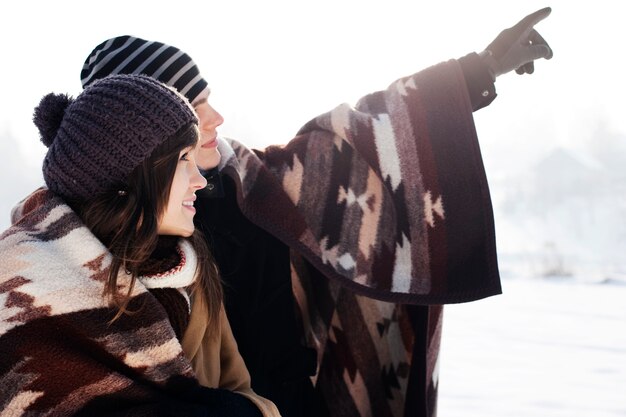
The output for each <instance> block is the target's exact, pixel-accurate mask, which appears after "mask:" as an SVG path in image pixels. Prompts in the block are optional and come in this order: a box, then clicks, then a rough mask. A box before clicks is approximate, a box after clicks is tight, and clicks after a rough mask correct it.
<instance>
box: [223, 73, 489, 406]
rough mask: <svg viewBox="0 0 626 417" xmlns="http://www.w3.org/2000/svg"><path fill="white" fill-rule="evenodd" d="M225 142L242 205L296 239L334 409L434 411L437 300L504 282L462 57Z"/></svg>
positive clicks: (483, 293)
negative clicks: (272, 142)
mask: <svg viewBox="0 0 626 417" xmlns="http://www.w3.org/2000/svg"><path fill="white" fill-rule="evenodd" d="M220 151H221V153H222V155H223V158H222V163H221V166H220V169H221V171H222V172H223V173H225V174H227V175H229V176H231V177H232V178H234V179H235V182H236V183H237V184H238V191H239V195H238V201H239V204H240V207H241V209H242V212H243V213H244V214H245V215H246V216H247V217H248V218H249V219H251V220H252V221H253V222H255V223H256V224H258V225H259V226H261V227H263V228H264V229H266V230H268V231H269V232H271V233H272V234H274V235H275V236H277V237H278V238H280V239H281V240H283V241H284V242H285V243H286V244H287V245H289V246H290V247H291V249H292V283H293V287H294V294H295V296H296V300H297V301H298V306H299V310H300V317H301V319H302V320H301V322H302V325H303V329H304V332H305V334H306V335H307V336H306V337H307V343H308V345H309V346H310V347H314V348H316V349H317V352H318V358H319V362H318V364H319V368H318V374H317V376H316V382H317V384H318V389H320V390H321V391H322V393H323V395H324V397H325V400H326V405H327V408H328V410H329V413H330V415H333V416H335V415H336V416H362V417H365V416H376V417H385V416H407V417H408V416H433V415H435V413H436V397H437V391H436V390H437V381H438V380H437V363H438V356H439V341H440V336H441V323H442V321H441V320H442V307H441V304H445V303H458V302H468V301H472V300H476V299H479V298H482V297H487V296H491V295H494V294H499V293H500V292H501V288H500V279H499V273H498V267H497V260H496V250H495V236H494V225H493V213H492V208H491V201H490V196H489V189H488V185H487V180H486V177H485V172H484V167H483V164H482V159H481V155H480V150H479V146H478V140H477V137H476V130H475V126H474V122H473V116H472V109H471V104H470V100H469V97H468V94H467V89H466V85H465V80H464V78H463V74H462V71H461V69H460V66H459V65H458V62H457V61H449V62H446V63H441V64H439V65H436V66H433V67H431V68H427V69H426V70H423V71H421V72H419V73H417V74H414V75H413V76H410V77H406V78H403V79H400V80H398V81H396V82H395V83H393V84H391V85H390V86H389V88H388V89H387V90H385V91H380V92H376V93H373V94H370V95H368V96H366V97H364V98H362V99H361V100H360V101H359V103H358V104H357V105H356V106H355V107H354V108H353V107H351V106H349V105H341V106H339V107H337V108H335V109H334V110H332V111H330V112H329V113H326V114H323V115H321V116H319V117H317V118H315V119H313V120H311V121H310V122H309V123H307V124H306V125H305V126H304V127H303V128H302V129H301V130H300V132H299V133H298V135H297V136H296V138H295V139H293V140H292V141H290V142H289V143H288V144H287V145H285V146H271V147H268V148H266V149H265V150H264V151H254V152H253V151H250V150H249V149H247V148H246V147H245V146H243V145H241V144H240V143H238V142H236V141H232V140H231V141H229V142H228V143H226V142H222V143H221V144H220ZM325 277H326V278H329V279H326V278H325Z"/></svg>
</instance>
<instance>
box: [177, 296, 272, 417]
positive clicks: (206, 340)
mask: <svg viewBox="0 0 626 417" xmlns="http://www.w3.org/2000/svg"><path fill="white" fill-rule="evenodd" d="M219 320H220V326H219V330H218V332H217V333H216V334H213V332H209V330H208V327H209V326H208V324H209V321H208V310H207V306H206V300H205V299H204V297H195V298H194V300H193V303H192V308H191V317H190V319H189V325H188V326H187V329H186V330H185V334H184V336H183V340H182V342H181V344H182V347H183V352H184V353H185V356H186V357H187V358H188V359H189V360H190V362H191V366H192V367H193V370H194V372H195V373H196V378H197V379H198V381H199V382H200V384H201V385H204V386H205V387H209V388H224V389H228V390H231V391H234V392H236V393H238V394H241V395H243V396H245V397H246V398H248V399H250V400H251V401H252V402H253V403H254V404H255V405H256V406H257V407H259V409H260V410H261V412H262V413H263V417H280V413H279V412H278V409H277V408H276V406H275V405H274V403H273V402H271V401H269V400H267V399H265V398H263V397H261V396H259V395H257V394H256V393H255V392H254V391H252V388H251V387H250V373H249V372H248V369H247V368H246V365H245V363H244V362H243V359H242V358H241V355H240V354H239V350H238V349H237V342H236V341H235V338H234V337H233V333H232V331H231V329H230V324H229V323H228V318H226V314H225V313H224V307H223V306H222V308H221V310H220V316H219Z"/></svg>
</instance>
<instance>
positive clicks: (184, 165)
mask: <svg viewBox="0 0 626 417" xmlns="http://www.w3.org/2000/svg"><path fill="white" fill-rule="evenodd" d="M195 148H196V147H192V146H190V147H187V148H185V149H183V150H182V151H180V153H179V155H178V164H177V165H176V172H175V173H174V179H173V180H172V186H171V188H170V197H169V200H168V201H167V206H166V208H165V212H164V213H163V216H162V217H161V219H160V220H159V224H158V226H157V233H158V234H160V235H171V236H184V237H189V236H191V234H192V233H193V231H194V225H193V216H194V215H195V214H196V209H195V208H194V201H195V200H196V191H197V190H199V189H202V188H204V187H205V186H206V184H207V182H206V179H205V178H204V177H203V176H202V175H201V174H200V171H199V170H198V167H197V165H196V162H197V161H196V158H195V154H196V152H195Z"/></svg>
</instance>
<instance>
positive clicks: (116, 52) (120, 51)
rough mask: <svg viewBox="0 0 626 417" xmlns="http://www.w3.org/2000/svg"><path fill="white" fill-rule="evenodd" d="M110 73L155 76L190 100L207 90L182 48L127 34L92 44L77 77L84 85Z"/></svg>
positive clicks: (194, 65) (207, 87) (195, 67)
mask: <svg viewBox="0 0 626 417" xmlns="http://www.w3.org/2000/svg"><path fill="white" fill-rule="evenodd" d="M111 74H144V75H147V76H150V77H152V78H156V79H157V80H159V81H161V82H163V83H165V84H167V85H169V86H171V87H174V88H175V89H177V90H178V91H179V92H180V93H181V94H183V95H184V96H185V97H187V99H188V100H189V102H191V103H193V101H194V100H195V99H196V98H197V97H198V96H199V95H200V94H201V93H203V92H205V91H206V92H208V90H209V86H208V83H207V82H206V81H205V80H204V78H202V76H201V75H200V71H199V70H198V67H197V66H196V64H195V63H194V62H193V60H192V59H191V57H190V56H189V55H187V54H186V53H185V52H183V51H181V50H180V49H178V48H176V47H174V46H170V45H166V44H163V43H161V42H153V41H147V40H145V39H141V38H136V37H134V36H128V35H126V36H118V37H115V38H111V39H108V40H106V41H104V42H102V43H101V44H100V45H98V46H96V47H95V49H94V50H93V51H91V53H90V54H89V56H88V57H87V59H86V60H85V63H84V64H83V69H82V71H81V73H80V80H81V83H82V85H83V88H84V87H86V86H88V85H89V84H91V83H92V82H94V81H96V80H98V79H100V78H104V77H106V76H107V75H111Z"/></svg>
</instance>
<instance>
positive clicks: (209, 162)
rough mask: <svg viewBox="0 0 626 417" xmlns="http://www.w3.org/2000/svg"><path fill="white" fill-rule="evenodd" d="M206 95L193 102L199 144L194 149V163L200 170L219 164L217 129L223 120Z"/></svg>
mask: <svg viewBox="0 0 626 417" xmlns="http://www.w3.org/2000/svg"><path fill="white" fill-rule="evenodd" d="M208 98H209V96H208V94H206V95H204V96H199V97H198V98H196V99H195V100H194V102H193V108H194V109H195V110H196V113H197V114H198V119H199V125H198V127H199V128H200V142H199V144H198V147H197V149H196V162H197V163H198V166H199V167H200V169H203V170H207V169H211V168H215V167H216V166H217V165H218V164H219V163H220V158H221V155H220V152H219V151H218V150H217V130H216V129H217V127H218V126H219V125H221V124H222V123H224V118H223V117H222V115H221V114H219V113H218V112H217V111H216V110H215V109H214V108H213V107H212V106H211V105H210V104H209V101H208Z"/></svg>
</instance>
